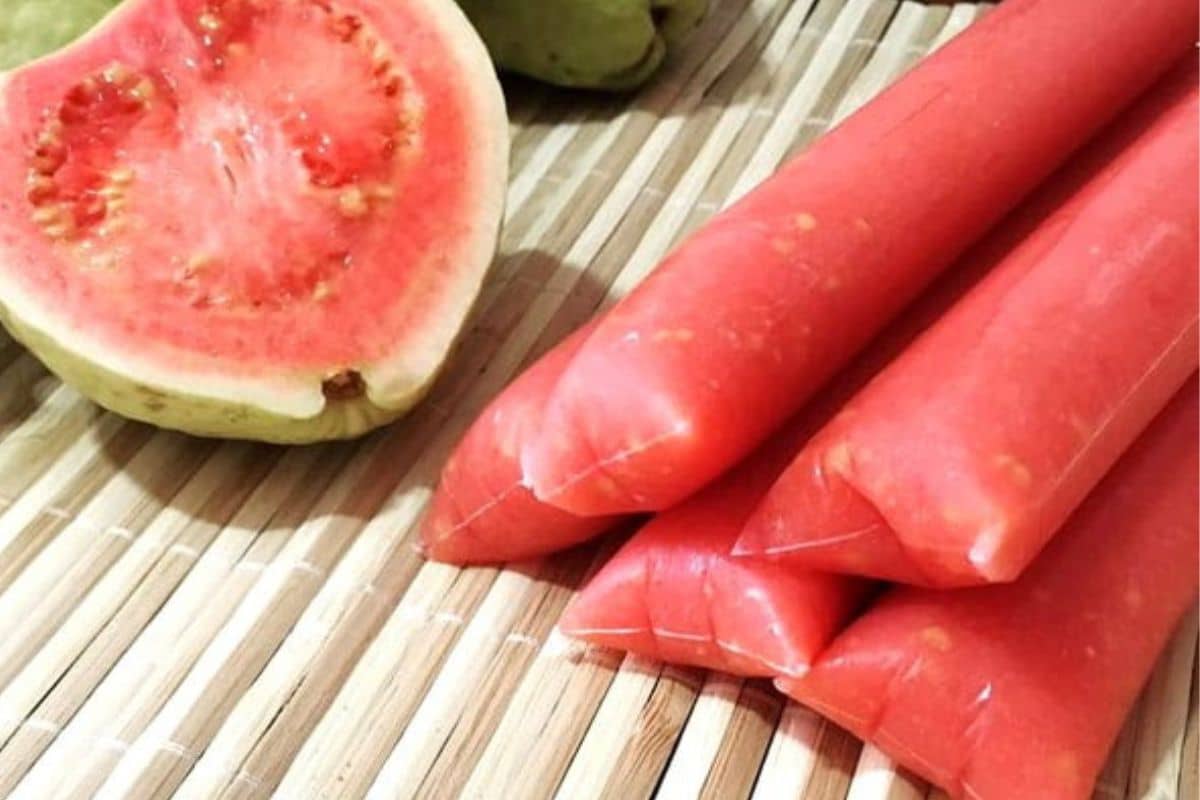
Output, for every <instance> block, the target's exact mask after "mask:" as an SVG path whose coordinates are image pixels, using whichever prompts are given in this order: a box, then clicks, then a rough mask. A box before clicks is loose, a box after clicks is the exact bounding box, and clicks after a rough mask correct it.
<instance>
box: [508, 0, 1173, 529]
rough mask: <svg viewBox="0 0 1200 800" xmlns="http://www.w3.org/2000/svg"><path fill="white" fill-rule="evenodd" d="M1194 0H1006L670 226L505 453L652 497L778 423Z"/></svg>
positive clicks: (582, 496) (630, 503)
mask: <svg viewBox="0 0 1200 800" xmlns="http://www.w3.org/2000/svg"><path fill="white" fill-rule="evenodd" d="M1196 27H1197V8H1196V4H1195V3H1194V2H1192V1H1191V0H1157V2H1154V3H1129V2H1127V0H1008V1H1007V2H1005V3H1003V4H1001V5H1000V6H999V7H998V8H997V9H996V10H995V11H993V12H992V13H991V14H989V15H988V16H987V17H986V18H984V19H983V20H982V21H981V22H979V23H978V24H976V25H974V26H972V27H971V28H970V29H968V30H967V31H966V32H965V33H963V34H962V35H961V36H959V37H958V38H956V39H955V40H954V41H952V42H950V43H949V44H948V45H947V46H946V47H944V48H942V49H940V50H939V51H937V52H936V53H934V54H933V55H932V56H930V57H929V58H928V59H927V60H926V61H924V62H922V63H921V64H919V65H918V66H917V67H916V68H915V69H914V70H912V71H911V72H909V73H908V74H907V75H906V76H904V77H903V78H901V79H900V80H899V81H898V82H897V83H895V84H894V85H893V86H892V87H891V88H889V89H888V90H885V91H884V92H883V93H882V94H881V95H880V96H879V97H877V98H876V99H875V100H873V101H872V102H870V103H868V104H867V105H866V106H864V107H863V108H862V109H861V110H859V111H858V112H857V113H855V114H854V115H852V116H851V117H849V118H848V119H847V120H846V121H845V122H844V123H842V124H841V125H840V126H839V127H838V128H836V129H835V130H834V131H832V132H830V133H829V134H828V135H826V136H824V137H823V138H822V139H820V140H819V141H818V142H817V143H816V144H815V145H814V146H812V147H811V148H810V149H809V150H808V151H807V152H805V153H803V154H802V155H800V156H799V157H798V158H796V159H794V160H792V161H791V162H790V163H788V164H787V166H785V167H784V168H783V169H781V170H780V171H779V172H778V173H777V174H775V175H774V176H773V177H771V178H770V179H768V180H767V181H766V182H764V183H763V184H761V185H760V186H759V187H757V188H756V189H754V190H753V191H752V192H750V193H749V194H748V195H747V196H745V197H744V198H742V199H741V200H740V201H739V202H737V203H736V204H735V205H733V206H732V207H730V208H729V209H728V210H726V211H724V212H722V213H721V214H719V215H718V216H717V217H715V218H714V219H713V220H712V221H711V222H710V223H709V224H707V225H706V226H704V227H703V228H701V229H700V230H699V231H697V232H696V233H695V234H694V235H692V236H691V237H689V238H688V239H687V240H686V241H685V242H684V243H683V244H682V245H681V246H680V247H679V248H677V249H676V250H675V251H674V252H673V253H672V254H671V255H670V256H668V258H667V260H666V261H665V262H664V263H663V264H662V265H661V266H660V267H659V268H658V269H657V270H656V271H655V272H654V273H653V274H652V275H651V276H650V277H649V278H648V279H647V280H646V281H644V282H643V283H642V284H641V285H640V286H638V287H637V288H636V289H635V290H634V291H633V292H632V293H631V294H630V295H629V296H627V297H626V298H625V299H624V300H623V301H622V302H621V303H619V304H618V305H617V306H615V307H614V308H613V309H612V310H611V312H610V313H608V314H607V315H606V316H605V317H604V318H603V319H602V320H601V321H600V323H599V325H598V326H597V328H596V330H595V332H594V333H593V335H592V336H590V337H589V338H588V341H587V342H586V343H585V344H584V345H583V346H582V347H581V348H580V350H579V352H578V353H577V354H576V357H575V358H574V359H573V360H572V362H571V364H570V365H569V367H568V368H567V369H566V371H565V372H564V373H563V376H562V379H561V380H560V381H559V383H558V386H557V387H556V388H555V389H554V392H553V393H552V395H551V398H550V401H549V403H548V404H547V407H546V411H545V415H544V419H543V423H542V425H541V426H540V430H539V433H538V435H537V436H536V437H535V438H533V440H532V441H531V442H530V443H529V444H528V445H527V446H526V447H525V448H524V449H523V451H522V456H521V461H522V468H523V470H524V473H525V476H526V478H527V479H528V480H529V483H530V485H531V486H532V488H533V490H534V492H535V494H536V495H537V496H538V497H539V498H541V499H543V500H546V501H548V502H551V503H553V504H555V505H557V506H559V507H561V508H563V509H566V510H569V511H572V512H575V513H579V514H609V513H614V512H628V511H644V510H660V509H663V508H666V507H668V506H670V505H673V504H675V503H676V502H678V501H680V500H682V499H683V498H684V497H686V496H687V495H689V494H691V493H692V492H694V491H695V490H697V489H699V488H700V487H701V486H703V485H704V484H706V483H707V482H709V481H710V480H712V479H713V478H715V477H716V476H717V475H718V474H720V473H721V472H723V471H724V470H725V469H727V468H729V467H730V466H732V465H733V464H734V463H736V462H737V461H738V460H740V459H741V458H742V457H743V456H745V455H746V454H747V453H749V452H750V451H751V450H752V449H753V448H754V447H755V446H756V445H757V444H758V443H759V442H761V441H763V440H764V439H765V438H766V437H767V436H768V435H769V434H770V433H771V432H772V431H773V430H775V429H777V428H778V427H780V426H781V425H782V424H783V423H784V422H785V421H786V419H787V418H788V417H789V416H791V415H792V414H793V413H795V412H796V411H797V410H799V408H800V407H801V406H803V404H804V403H805V401H806V400H807V399H808V398H809V397H811V396H812V394H813V393H814V392H815V391H816V390H817V389H818V388H819V387H820V386H821V384H822V383H823V382H824V381H826V380H827V379H829V378H830V377H831V376H832V375H833V374H834V373H835V372H836V371H837V369H839V368H840V367H841V366H842V365H844V364H845V363H846V362H847V361H848V359H849V358H850V356H851V355H852V354H853V353H854V352H855V351H856V350H858V349H859V348H860V347H862V346H863V345H864V344H865V343H866V342H867V341H868V340H869V339H870V338H871V337H872V336H873V335H874V334H875V333H876V332H878V331H879V329H880V328H881V327H882V326H883V324H884V323H885V322H886V320H887V319H889V318H890V317H891V316H893V315H894V314H895V313H896V312H897V311H899V310H900V309H901V308H902V307H903V306H904V305H905V304H906V303H908V302H909V301H910V300H911V299H912V298H913V297H914V296H915V295H917V294H918V293H919V292H920V291H921V289H922V288H923V287H924V286H925V285H926V284H927V283H928V282H929V281H930V280H931V279H932V278H933V277H934V276H935V275H936V274H937V273H938V272H940V271H941V270H942V269H943V268H944V267H946V266H947V265H948V264H949V263H950V262H951V261H952V260H953V259H954V258H955V257H956V256H957V255H959V254H960V253H961V252H962V251H963V250H964V249H965V248H966V247H967V246H968V245H969V244H970V243H971V242H972V241H974V240H975V239H976V238H978V237H979V236H980V235H981V234H982V233H983V232H984V231H985V230H986V229H987V228H989V227H990V226H991V225H992V224H993V223H995V222H996V221H997V220H998V219H999V218H1000V217H1001V216H1002V215H1003V214H1004V213H1005V212H1007V211H1008V210H1009V209H1011V208H1012V207H1013V206H1014V205H1016V204H1017V203H1018V202H1019V201H1020V200H1021V198H1022V197H1023V196H1024V195H1025V194H1026V193H1027V192H1029V191H1030V190H1031V189H1033V188H1034V186H1036V185H1037V184H1038V183H1039V182H1040V181H1041V180H1043V179H1044V178H1045V177H1046V176H1047V175H1048V174H1049V173H1050V172H1051V171H1052V170H1053V169H1055V167H1056V166H1057V165H1059V164H1060V163H1061V162H1063V161H1064V160H1065V159H1066V158H1067V157H1068V156H1069V155H1070V153H1071V152H1072V151H1073V150H1074V149H1075V148H1077V147H1078V146H1079V145H1081V144H1082V143H1083V142H1084V141H1085V140H1087V139H1088V137H1089V136H1091V135H1092V134H1093V133H1094V132H1095V131H1096V130H1097V129H1098V128H1100V127H1101V126H1102V125H1103V124H1104V123H1105V122H1107V121H1108V120H1110V119H1111V118H1113V117H1114V116H1115V115H1116V114H1117V113H1118V112H1119V111H1120V109H1121V108H1123V107H1124V106H1125V105H1126V104H1127V103H1128V102H1130V101H1132V100H1133V99H1134V98H1135V97H1136V96H1137V95H1138V94H1139V93H1140V92H1141V91H1143V90H1144V89H1145V88H1146V87H1147V86H1149V85H1150V84H1152V83H1153V82H1154V81H1155V79H1156V78H1157V77H1159V76H1160V75H1162V74H1163V73H1164V72H1165V71H1166V70H1167V69H1168V68H1169V67H1170V65H1171V63H1172V62H1173V61H1175V60H1176V59H1177V58H1179V57H1181V56H1182V54H1183V53H1185V52H1187V51H1188V49H1189V48H1190V47H1191V46H1192V43H1193V39H1194V35H1195V30H1196Z"/></svg>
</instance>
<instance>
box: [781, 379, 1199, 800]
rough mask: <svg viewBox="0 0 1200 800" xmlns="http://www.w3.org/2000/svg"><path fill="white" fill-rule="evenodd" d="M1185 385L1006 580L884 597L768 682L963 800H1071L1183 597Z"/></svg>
mask: <svg viewBox="0 0 1200 800" xmlns="http://www.w3.org/2000/svg"><path fill="white" fill-rule="evenodd" d="M1196 386H1197V384H1196V381H1195V379H1193V380H1192V381H1191V382H1190V383H1189V384H1188V385H1187V386H1186V387H1185V388H1184V389H1183V390H1181V391H1180V392H1179V394H1178V395H1177V396H1176V397H1175V399H1174V400H1172V402H1171V403H1170V404H1169V405H1168V407H1167V408H1166V409H1165V410H1164V411H1163V412H1162V414H1160V415H1159V416H1158V418H1157V419H1156V420H1155V421H1154V422H1153V423H1152V424H1151V426H1150V427H1149V428H1147V429H1146V431H1145V432H1144V433H1143V434H1142V436H1141V438H1140V439H1139V440H1138V441H1137V442H1136V443H1135V444H1134V445H1133V446H1132V447H1131V448H1130V449H1129V451H1128V452H1127V453H1126V454H1125V455H1124V456H1123V457H1122V459H1121V460H1120V462H1118V464H1117V465H1116V466H1115V467H1114V468H1113V470H1112V472H1111V473H1110V474H1109V475H1108V476H1107V477H1106V478H1105V479H1104V481H1103V482H1101V483H1100V485H1099V486H1097V487H1096V489H1095V490H1094V491H1093V492H1092V494H1091V495H1090V496H1089V497H1088V499H1087V500H1086V501H1085V502H1084V503H1083V504H1082V505H1081V506H1080V507H1079V509H1078V510H1077V511H1076V512H1075V514H1074V515H1073V516H1072V517H1071V519H1070V520H1069V521H1068V522H1067V524H1066V526H1065V527H1064V529H1063V531H1062V533H1060V534H1059V535H1058V536H1057V537H1056V538H1055V539H1054V541H1053V542H1051V544H1050V545H1049V546H1048V547H1047V548H1046V550H1045V551H1044V552H1043V553H1042V554H1041V556H1039V557H1038V559H1037V560H1036V561H1035V562H1034V563H1033V565H1032V566H1031V567H1030V568H1029V569H1028V570H1027V571H1026V572H1025V574H1023V575H1022V576H1021V578H1020V579H1018V580H1017V581H1016V582H1014V583H1010V584H1001V585H992V586H981V587H973V588H968V589H958V590H954V591H939V590H933V589H924V588H915V587H902V588H897V589H894V590H892V591H891V592H890V593H888V594H886V595H885V596H884V597H883V598H882V599H881V600H880V601H879V602H878V603H877V604H876V605H875V606H874V607H872V608H871V609H869V610H868V611H867V612H866V613H865V614H864V615H863V616H861V617H860V618H859V619H858V620H856V621H855V622H854V623H853V624H852V625H851V626H850V627H849V628H848V629H847V630H846V631H845V632H844V633H842V634H841V635H840V636H838V637H837V638H836V639H835V640H834V642H833V644H832V645H831V646H830V647H829V649H828V650H826V651H825V652H824V653H823V654H822V655H821V657H820V659H819V660H818V661H817V663H816V664H815V665H814V667H813V668H812V670H811V671H810V672H808V673H807V674H806V675H805V676H804V677H803V678H801V679H800V680H784V681H780V682H779V683H780V687H781V688H782V689H783V690H784V691H785V692H787V693H788V694H790V695H792V696H793V697H795V698H796V699H798V700H800V701H801V702H803V703H806V704H808V705H809V706H811V707H812V708H814V709H816V710H817V711H819V712H821V713H822V714H825V715H826V716H828V717H830V718H831V719H833V720H834V721H836V722H837V723H838V724H840V725H842V726H844V727H846V728H847V729H849V730H850V731H852V732H853V733H855V734H856V735H858V736H860V737H862V738H864V739H867V740H869V741H872V742H874V743H875V744H876V745H878V746H879V747H880V748H881V749H883V750H884V751H886V752H887V753H888V754H889V755H891V757H892V758H894V759H896V760H897V761H900V762H901V763H903V764H904V765H906V766H907V767H909V768H910V769H912V770H914V771H915V772H918V773H920V774H921V775H923V776H924V777H926V778H928V779H929V780H931V781H933V782H934V783H936V784H938V785H939V786H942V787H944V788H945V789H947V790H948V791H949V792H950V793H951V794H952V795H954V796H958V797H967V798H973V800H1009V798H1016V797H1019V798H1022V800H1041V799H1042V798H1044V799H1045V800H1077V799H1078V800H1083V798H1087V797H1089V796H1090V793H1091V789H1092V784H1093V783H1094V781H1095V779H1096V775H1097V773H1098V772H1099V770H1100V768H1101V766H1102V765H1103V763H1104V760H1105V756H1106V754H1107V752H1108V750H1109V748H1110V747H1111V746H1112V743H1113V740H1114V739H1115V738H1116V735H1117V732H1118V730H1119V729H1120V726H1121V722H1122V720H1123V718H1124V717H1125V715H1126V714H1127V713H1128V711H1129V708H1130V706H1131V705H1132V704H1133V702H1134V700H1135V699H1136V697H1137V693H1138V691H1139V689H1140V687H1141V685H1142V683H1143V682H1144V681H1145V679H1146V677H1147V675H1149V673H1150V670H1151V669H1152V667H1153V665H1154V662H1155V659H1156V657H1157V656H1158V653H1159V652H1160V650H1161V649H1162V648H1163V646H1164V645H1165V643H1166V641H1167V639H1168V637H1169V635H1170V634H1171V631H1172V629H1173V628H1174V626H1175V625H1176V623H1177V622H1178V620H1179V618H1180V617H1181V615H1182V614H1184V612H1186V611H1187V609H1188V608H1190V607H1191V606H1192V604H1193V603H1195V601H1196V590H1197V571H1198V569H1200V567H1198V564H1197V550H1198V548H1200V541H1198V539H1197V503H1198V498H1197V485H1198V482H1197V435H1198V430H1197V414H1196V406H1197V398H1198V394H1197V390H1196Z"/></svg>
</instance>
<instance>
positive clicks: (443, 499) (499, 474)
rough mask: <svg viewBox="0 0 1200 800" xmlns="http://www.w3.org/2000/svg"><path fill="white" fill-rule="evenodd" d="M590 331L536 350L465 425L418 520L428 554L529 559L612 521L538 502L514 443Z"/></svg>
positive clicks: (532, 426)
mask: <svg viewBox="0 0 1200 800" xmlns="http://www.w3.org/2000/svg"><path fill="white" fill-rule="evenodd" d="M590 331H591V326H585V327H583V328H581V329H580V330H578V331H576V332H575V333H573V334H572V335H571V336H569V337H568V338H566V339H564V340H563V341H562V342H560V343H559V344H558V345H557V346H556V347H554V348H553V349H552V350H550V351H549V352H548V353H546V354H545V355H543V356H542V357H541V359H539V360H538V361H537V362H535V363H534V364H533V366H531V367H530V368H529V369H527V370H526V371H525V372H524V373H522V374H521V375H520V376H519V377H518V378H517V379H516V380H514V381H513V382H512V383H511V384H509V385H508V386H507V387H506V388H505V389H504V390H503V391H502V392H501V393H500V394H499V395H498V396H497V397H496V398H495V399H494V400H492V402H491V403H490V404H489V405H488V407H487V408H486V409H484V411H483V413H482V414H480V416H479V418H478V419H477V420H476V421H475V422H474V424H472V426H471V427H470V428H469V429H468V430H467V432H466V434H465V435H464V436H463V438H462V440H461V441H460V442H459V443H458V445H457V446H456V448H455V450H454V452H453V453H452V454H451V455H450V458H449V459H448V460H447V461H446V465H445V466H444V467H443V468H442V474H441V477H440V479H439V481H438V487H437V491H436V492H435V493H434V496H433V500H432V501H431V503H430V507H429V511H428V513H427V514H426V516H425V519H424V522H423V523H422V527H421V538H422V545H423V547H424V549H425V552H426V554H427V555H429V557H431V558H434V559H437V560H439V561H452V562H456V563H462V564H472V563H498V562H503V561H511V560H519V559H523V558H530V557H534V556H538V555H542V554H544V553H548V552H550V551H552V550H559V549H562V548H565V547H570V546H571V545H574V544H578V543H579V542H581V541H583V540H585V539H589V538H591V537H592V536H595V535H596V534H598V533H600V532H601V531H603V530H604V529H605V528H607V527H609V526H611V525H612V524H613V523H614V522H615V519H611V518H605V517H577V516H575V515H573V514H569V513H567V512H565V511H562V510H560V509H558V508H555V507H554V506H551V505H548V504H546V503H542V502H539V501H538V500H537V498H535V497H534V496H533V494H532V493H531V492H530V491H529V489H528V488H526V487H525V486H523V485H522V483H521V466H520V462H519V460H518V453H519V450H520V447H521V444H522V442H524V441H525V440H526V439H527V438H528V437H529V436H531V435H532V434H533V432H534V431H535V430H536V429H537V426H538V425H539V424H540V420H541V414H542V410H543V406H544V405H545V403H546V397H547V396H548V395H549V393H550V390H551V388H553V386H554V383H555V381H557V380H558V377H559V375H560V374H561V373H562V371H563V369H564V368H565V367H566V365H567V363H568V362H569V361H570V359H571V356H572V355H574V353H575V351H576V350H578V349H579V346H580V345H581V344H582V343H583V341H584V339H586V338H587V336H588V334H589V333H590Z"/></svg>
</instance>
